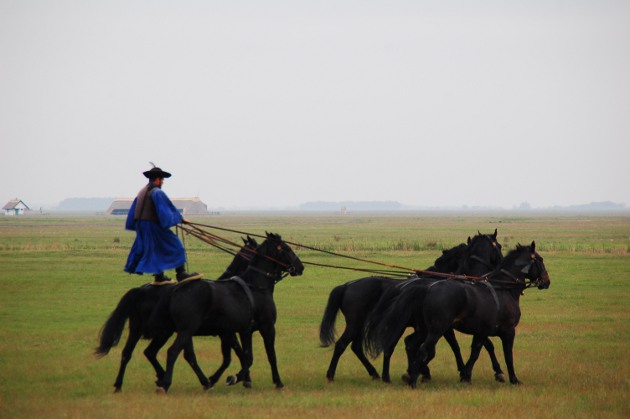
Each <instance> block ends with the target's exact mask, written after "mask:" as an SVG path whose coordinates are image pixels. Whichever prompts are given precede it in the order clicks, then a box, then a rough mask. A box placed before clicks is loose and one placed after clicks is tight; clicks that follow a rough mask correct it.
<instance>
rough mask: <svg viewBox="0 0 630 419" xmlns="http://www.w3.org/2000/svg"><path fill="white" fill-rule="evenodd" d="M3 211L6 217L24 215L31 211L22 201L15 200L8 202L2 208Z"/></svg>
mask: <svg viewBox="0 0 630 419" xmlns="http://www.w3.org/2000/svg"><path fill="white" fill-rule="evenodd" d="M2 210H3V211H4V215H22V214H24V213H25V212H28V211H30V210H31V209H30V208H29V207H28V205H26V204H25V203H24V202H22V200H21V199H17V198H15V199H12V200H10V201H9V202H7V204H6V205H5V206H4V207H2Z"/></svg>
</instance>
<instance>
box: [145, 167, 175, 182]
mask: <svg viewBox="0 0 630 419" xmlns="http://www.w3.org/2000/svg"><path fill="white" fill-rule="evenodd" d="M143 174H144V176H145V177H147V178H149V179H164V178H167V177H171V174H170V173H169V172H165V171H164V170H162V169H160V168H159V167H157V166H155V165H153V169H151V170H147V171H146V172H143Z"/></svg>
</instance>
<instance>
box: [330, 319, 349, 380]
mask: <svg viewBox="0 0 630 419" xmlns="http://www.w3.org/2000/svg"><path fill="white" fill-rule="evenodd" d="M350 340H351V338H350V334H349V333H348V329H347V328H346V330H344V331H343V334H342V335H341V337H340V338H339V339H338V340H337V342H335V350H334V352H333V356H332V358H331V359H330V365H329V366H328V371H326V378H327V379H328V381H330V382H332V381H335V372H336V371H337V364H338V363H339V358H341V355H343V353H344V352H345V350H346V348H347V347H348V345H349V344H350Z"/></svg>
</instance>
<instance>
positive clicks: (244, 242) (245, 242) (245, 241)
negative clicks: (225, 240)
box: [241, 237, 249, 244]
mask: <svg viewBox="0 0 630 419" xmlns="http://www.w3.org/2000/svg"><path fill="white" fill-rule="evenodd" d="M248 238H249V237H248ZM241 240H243V244H247V240H245V239H244V238H242V237H241Z"/></svg>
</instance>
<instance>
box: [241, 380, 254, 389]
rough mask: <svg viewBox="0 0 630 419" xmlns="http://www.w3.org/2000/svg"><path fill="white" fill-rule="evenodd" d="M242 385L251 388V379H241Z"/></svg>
mask: <svg viewBox="0 0 630 419" xmlns="http://www.w3.org/2000/svg"><path fill="white" fill-rule="evenodd" d="M243 387H245V388H252V382H251V381H243Z"/></svg>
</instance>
